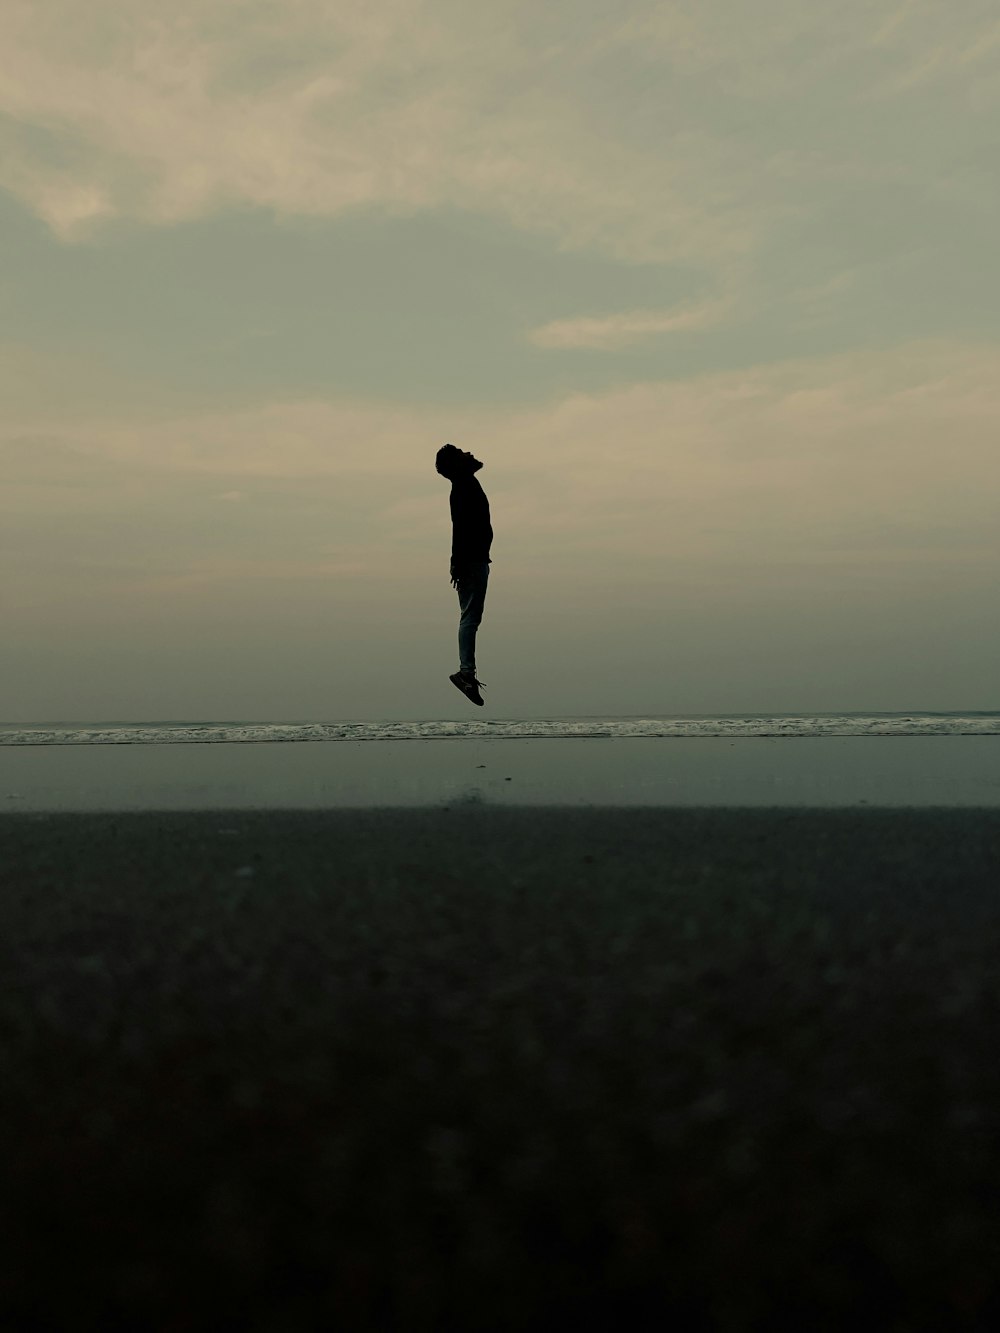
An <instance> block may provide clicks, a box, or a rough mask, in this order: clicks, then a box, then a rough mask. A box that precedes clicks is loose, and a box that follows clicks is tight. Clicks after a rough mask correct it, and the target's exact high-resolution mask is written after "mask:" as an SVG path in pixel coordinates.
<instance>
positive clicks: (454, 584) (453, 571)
mask: <svg viewBox="0 0 1000 1333" xmlns="http://www.w3.org/2000/svg"><path fill="white" fill-rule="evenodd" d="M451 586H452V587H453V588H457V587H458V570H457V569H456V568H455V566H454V565H452V567H451Z"/></svg>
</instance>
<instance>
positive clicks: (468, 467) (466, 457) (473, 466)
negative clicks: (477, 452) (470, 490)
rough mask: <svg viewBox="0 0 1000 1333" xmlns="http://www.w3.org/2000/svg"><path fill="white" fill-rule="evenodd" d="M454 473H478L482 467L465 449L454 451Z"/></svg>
mask: <svg viewBox="0 0 1000 1333" xmlns="http://www.w3.org/2000/svg"><path fill="white" fill-rule="evenodd" d="M455 462H456V463H457V465H458V466H457V468H456V471H458V472H478V471H479V469H480V468H481V467H482V466H483V465H482V463H481V462H480V461H479V459H478V458H475V457H474V456H473V455H472V454H470V453H469V451H468V450H467V449H456V450H455Z"/></svg>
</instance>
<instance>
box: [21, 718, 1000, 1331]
mask: <svg viewBox="0 0 1000 1333" xmlns="http://www.w3.org/2000/svg"><path fill="white" fill-rule="evenodd" d="M793 744H794V742H793ZM0 865H2V867H3V889H2V893H0V913H2V916H0V1062H2V1064H0V1067H2V1069H3V1078H2V1081H0V1141H2V1142H3V1144H4V1147H5V1151H4V1153H3V1154H2V1157H0V1216H2V1219H3V1237H2V1239H3V1244H2V1246H0V1314H2V1316H3V1319H2V1322H3V1324H4V1326H5V1327H10V1328H15V1329H21V1328H56V1327H59V1328H73V1329H74V1330H76V1329H91V1328H94V1329H97V1328H102V1329H103V1328H107V1327H110V1326H111V1325H112V1324H113V1323H117V1324H119V1325H121V1324H124V1325H125V1326H128V1327H130V1328H136V1329H158V1330H159V1329H162V1330H174V1329H176V1330H180V1329H185V1330H190V1329H197V1330H202V1329H205V1330H208V1329H213V1330H214V1329H218V1328H223V1327H226V1328H240V1329H254V1330H257V1329H260V1330H282V1331H283V1333H286V1331H289V1330H299V1329H302V1330H312V1329H316V1328H327V1327H330V1328H333V1327H342V1328H351V1329H376V1328H377V1329H386V1328H405V1329H411V1328H413V1329H418V1328H419V1329H428V1330H430V1329H434V1330H439V1329H455V1330H465V1329H511V1330H513V1329H523V1328H543V1327H544V1328H547V1329H548V1328H551V1327H553V1326H554V1324H556V1323H557V1322H563V1321H565V1320H567V1319H572V1320H573V1321H574V1322H575V1323H577V1324H578V1325H580V1324H581V1323H583V1324H586V1325H588V1326H612V1325H613V1326H616V1327H618V1326H620V1327H623V1328H627V1329H629V1330H633V1329H654V1328H655V1329H661V1328H664V1327H670V1326H672V1325H673V1323H674V1321H676V1324H677V1326H679V1327H684V1328H685V1329H705V1330H709V1329H711V1330H724V1331H729V1330H732V1333H744V1331H745V1330H761V1331H762V1333H763V1330H776V1329H789V1330H791V1329H795V1330H800V1329H803V1328H808V1329H810V1330H825V1329H829V1330H833V1329H837V1330H840V1329H844V1328H846V1327H853V1326H855V1325H856V1324H858V1323H861V1324H864V1325H866V1326H869V1327H878V1328H884V1329H890V1328H891V1329H895V1330H910V1329H935V1330H939V1329H945V1328H946V1329H949V1330H973V1329H975V1330H980V1329H982V1330H985V1329H987V1328H992V1327H995V1326H996V1323H997V1318H998V1315H1000V1283H998V1277H997V1274H998V1272H1000V1153H998V1138H997V1129H998V1116H1000V1062H998V1061H997V1051H998V1050H1000V990H998V986H997V962H996V960H997V957H998V956H1000V894H998V892H997V888H996V885H997V882H998V881H1000V874H998V871H1000V811H997V810H995V809H993V810H987V809H951V810H946V809H923V810H915V809H914V810H902V809H900V810H887V809H853V810H852V809H840V810H809V809H795V810H793V809H770V810H767V809H757V810H753V809H677V808H674V809H666V808H659V809H643V808H637V809H611V808H604V809H600V808H590V809H576V810H574V809H565V808H562V809H555V808H553V809H545V808H534V809H529V808H517V807H495V808H490V807H483V806H480V805H477V804H475V803H471V804H470V803H465V804H456V805H453V806H452V807H451V808H450V809H443V808H440V807H435V808H425V809H419V808H415V809H391V810H387V809H383V810H379V809H368V810H325V811H289V810H282V811H257V812H250V811H242V810H228V811H211V810H208V811H206V810H202V811H199V812H188V813H170V812H164V811H159V812H146V813H129V814H123V813H102V814H65V813H62V814H59V813H51V812H50V813H43V814H37V815H8V816H5V817H4V818H2V819H0Z"/></svg>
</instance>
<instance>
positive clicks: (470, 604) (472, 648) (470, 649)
mask: <svg viewBox="0 0 1000 1333" xmlns="http://www.w3.org/2000/svg"><path fill="white" fill-rule="evenodd" d="M489 576H490V567H489V564H488V563H487V562H486V561H485V560H484V561H483V563H482V564H480V565H473V566H471V567H470V569H469V570H468V572H467V573H465V574H464V575H463V577H461V578H460V579H459V581H458V604H459V607H460V608H461V611H462V617H461V619H460V620H459V622H458V661H459V670H460V671H461V672H462V675H463V676H472V677H473V678H474V677H475V674H476V631H477V630H478V629H479V626H480V624H481V622H482V619H483V607H484V606H485V605H486V585H487V583H488V581H489Z"/></svg>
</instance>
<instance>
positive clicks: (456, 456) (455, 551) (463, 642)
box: [436, 444, 493, 705]
mask: <svg viewBox="0 0 1000 1333" xmlns="http://www.w3.org/2000/svg"><path fill="white" fill-rule="evenodd" d="M436 466H437V470H438V472H440V473H441V475H442V477H447V478H448V480H449V481H450V482H451V583H452V587H454V588H457V589H458V604H459V606H460V607H461V609H462V616H461V619H460V620H459V622H458V660H459V669H458V671H457V672H456V673H455V675H454V676H449V677H448V679H449V680H450V681H451V683H452V684H453V685H455V686H457V688H458V689H460V690H461V691H462V693H463V694H464V695H465V697H466V698H467V699H471V700H472V702H473V703H474V704H480V705H482V703H483V696H482V695H481V694H480V693H479V691H480V690H481V689H483V688H484V686H483V683H482V681H481V680H476V630H478V628H479V625H480V622H481V621H482V618H483V607H484V605H485V604H486V584H487V583H488V582H489V577H490V563H491V561H490V546H491V545H492V542H493V529H492V528H491V527H490V502H489V500H487V498H486V493H485V492H484V490H483V488H482V486H480V484H479V482H478V481H477V480H476V473H477V472H478V471H479V469H480V468H481V467H482V466H483V465H482V463H481V462H480V461H479V459H478V458H473V456H472V455H471V454H470V453H463V451H462V450H461V449H456V448H455V446H454V445H453V444H446V445H445V446H444V447H443V448H442V449H439V450H438V452H437V459H436Z"/></svg>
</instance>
